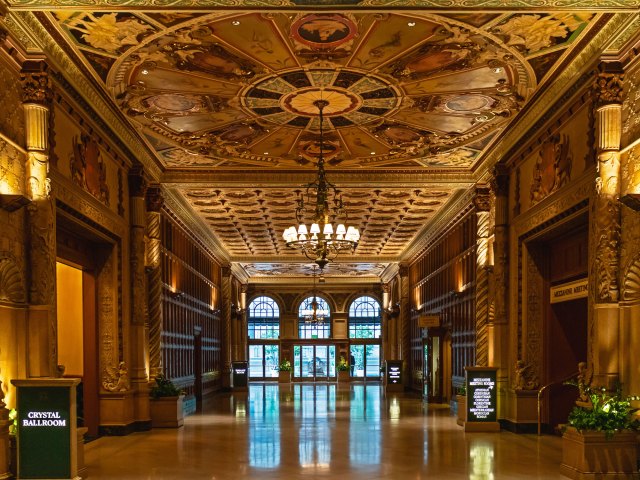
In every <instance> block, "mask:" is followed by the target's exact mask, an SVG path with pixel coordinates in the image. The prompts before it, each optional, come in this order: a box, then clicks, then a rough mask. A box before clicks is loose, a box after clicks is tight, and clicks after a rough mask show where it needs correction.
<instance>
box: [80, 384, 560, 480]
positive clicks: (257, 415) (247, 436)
mask: <svg viewBox="0 0 640 480" xmlns="http://www.w3.org/2000/svg"><path fill="white" fill-rule="evenodd" d="M560 456H561V441H560V439H559V438H557V437H553V436H542V437H537V436H535V435H515V434H512V433H509V432H502V433H466V434H465V433H464V432H463V429H462V428H461V427H459V426H458V425H457V424H456V422H455V419H454V417H452V416H450V413H449V409H448V408H446V407H444V406H433V405H427V404H424V403H422V401H421V400H420V399H419V398H418V397H416V396H411V395H406V394H387V395H385V394H384V392H383V389H382V388H381V387H380V385H379V384H367V385H364V384H351V385H346V386H343V385H339V386H338V385H336V384H294V385H285V386H279V385H278V384H273V383H265V384H252V385H251V387H250V389H249V392H244V393H234V394H220V395H217V396H215V397H214V398H213V399H211V400H210V401H208V402H206V403H205V405H204V407H203V411H202V412H201V413H198V414H196V415H193V416H190V417H188V418H187V419H186V421H185V426H184V427H183V428H180V429H154V430H152V431H150V432H144V433H135V434H132V435H129V436H126V437H103V438H100V439H98V440H96V441H94V442H91V443H89V444H87V445H86V463H87V465H88V469H89V476H90V478H91V479H182V478H185V479H210V480H219V479H233V480H235V479H286V480H290V479H298V478H300V479H302V478H304V479H313V478H331V479H341V480H347V479H348V480H351V479H354V480H359V479H366V480H373V479H389V480H402V479H422V478H432V479H456V478H460V479H462V478H464V479H470V480H491V479H529V478H530V479H534V478H539V479H562V478H565V477H562V476H561V475H560V474H559V473H558V467H559V465H560Z"/></svg>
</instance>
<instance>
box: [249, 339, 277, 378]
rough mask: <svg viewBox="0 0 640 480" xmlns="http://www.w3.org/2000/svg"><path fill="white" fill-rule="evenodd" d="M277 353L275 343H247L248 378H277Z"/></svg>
mask: <svg viewBox="0 0 640 480" xmlns="http://www.w3.org/2000/svg"><path fill="white" fill-rule="evenodd" d="M278 354H279V346H278V345H277V344H250V345H249V378H250V379H251V380H277V379H278V373H279V372H278Z"/></svg>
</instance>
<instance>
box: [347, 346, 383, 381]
mask: <svg viewBox="0 0 640 480" xmlns="http://www.w3.org/2000/svg"><path fill="white" fill-rule="evenodd" d="M349 353H350V359H349V360H350V362H349V365H350V368H351V378H355V379H363V380H365V381H366V380H367V379H369V380H372V379H376V380H378V379H379V378H380V345H377V344H365V345H357V344H355V345H354V344H351V346H350V347H349Z"/></svg>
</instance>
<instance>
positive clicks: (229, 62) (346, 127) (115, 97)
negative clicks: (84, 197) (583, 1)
mask: <svg viewBox="0 0 640 480" xmlns="http://www.w3.org/2000/svg"><path fill="white" fill-rule="evenodd" d="M39 1H45V0H15V2H14V3H16V4H23V5H26V4H29V3H30V2H31V3H33V2H35V3H38V2H39ZM56 1H59V2H62V3H60V5H62V4H63V3H64V5H65V8H64V9H59V10H55V9H53V10H46V9H45V10H43V11H40V12H37V13H36V14H35V17H36V18H37V21H38V22H40V23H42V25H43V26H44V28H45V29H46V31H47V32H50V33H51V35H52V36H54V37H55V40H56V42H64V43H65V44H66V45H65V50H66V52H67V53H71V54H72V55H73V56H74V61H75V62H76V64H77V65H78V66H79V67H80V70H81V71H83V72H84V73H85V74H86V75H88V76H90V77H91V80H92V83H93V86H94V87H95V88H98V89H101V90H102V92H103V93H104V95H103V96H104V97H105V98H108V99H109V101H110V102H111V103H112V105H113V106H115V108H116V109H118V110H119V111H120V112H121V114H122V118H124V119H125V123H126V122H128V124H129V125H130V126H131V127H133V129H134V130H135V131H137V132H138V134H139V137H140V138H141V139H142V140H143V141H144V142H145V143H146V145H147V146H148V147H149V149H150V150H151V152H152V153H153V154H154V156H155V158H156V160H157V163H158V165H156V167H157V168H158V170H159V171H160V170H162V172H163V173H162V176H161V181H163V182H165V184H164V185H165V188H166V189H167V191H168V192H167V193H168V194H169V196H170V197H171V198H172V201H173V200H175V199H177V200H176V201H177V203H176V205H179V206H180V207H186V208H185V210H184V212H186V215H185V216H189V217H191V218H192V219H195V220H194V221H195V222H196V223H197V226H198V228H202V226H206V228H207V229H208V231H209V232H211V233H212V235H213V236H214V237H215V239H216V240H217V242H213V244H216V243H217V244H218V245H219V246H220V247H221V249H222V250H224V253H225V255H224V257H225V258H228V259H229V260H230V261H231V262H233V263H236V264H238V265H240V266H241V267H242V268H243V269H244V270H245V271H246V272H247V274H248V275H249V276H250V277H263V278H268V277H277V276H281V275H283V276H287V275H297V276H304V275H308V274H309V271H308V270H309V268H308V265H307V262H308V261H307V260H306V259H305V258H304V257H303V256H302V255H300V254H296V252H295V251H293V250H291V249H288V248H287V247H286V245H285V243H284V241H283V239H282V232H283V230H284V229H285V228H287V227H289V226H291V225H292V224H293V222H294V218H295V213H294V210H295V200H294V198H295V196H296V194H297V192H298V191H299V190H300V189H301V187H302V185H301V183H303V182H298V180H300V179H301V178H306V177H307V176H308V177H309V179H311V175H312V174H313V172H314V171H315V170H316V165H317V159H318V154H319V137H320V123H319V115H318V111H317V109H316V107H315V106H314V101H316V100H318V99H323V100H326V101H327V102H328V106H327V107H326V108H325V110H324V119H325V121H324V123H323V131H324V158H325V160H326V169H327V172H328V177H329V179H330V180H331V181H335V178H338V179H339V180H340V181H339V182H338V181H336V183H337V186H338V188H339V189H340V191H341V192H342V195H343V198H344V200H345V206H346V207H347V211H348V214H349V218H350V222H349V223H351V224H352V225H354V226H356V227H358V228H359V230H360V233H361V240H360V242H359V244H358V246H357V249H356V251H355V253H354V255H346V256H344V257H341V258H340V259H339V260H340V262H339V263H332V264H330V266H329V268H328V272H327V273H328V275H331V276H333V275H335V276H338V277H350V278H360V279H362V278H365V277H367V278H371V277H373V276H380V275H381V274H382V272H383V271H384V270H385V269H386V268H387V267H388V266H389V264H390V263H392V262H398V261H403V260H407V258H404V256H403V255H405V256H406V255H408V253H407V252H410V251H412V250H411V248H412V246H415V245H416V244H417V243H418V242H419V238H420V236H421V234H422V233H424V231H425V229H426V228H428V225H431V224H433V222H435V221H436V220H437V217H438V215H439V214H441V213H442V212H445V211H450V208H448V207H449V205H450V204H453V202H454V201H455V202H457V201H458V199H460V198H462V192H463V190H465V189H468V188H471V187H473V185H474V182H475V179H476V178H477V177H476V173H477V172H478V171H480V170H481V169H482V167H483V166H485V165H486V164H487V163H484V164H483V160H485V158H487V155H490V154H493V153H495V150H496V148H497V146H499V145H500V143H499V142H500V140H501V139H503V138H504V135H505V134H507V133H508V132H509V127H510V126H512V125H514V124H515V119H518V118H519V117H520V116H521V115H520V114H521V112H523V110H528V109H529V107H530V106H531V105H533V102H531V100H532V98H534V97H536V95H538V94H539V93H546V92H548V90H552V89H553V85H554V77H555V76H556V75H557V74H558V72H560V71H561V69H562V68H564V67H565V66H566V64H567V63H569V62H570V61H572V60H573V59H575V58H577V57H578V56H579V53H580V50H581V49H582V48H584V47H585V45H586V44H587V43H588V40H589V39H590V38H591V37H592V36H594V35H597V33H598V31H599V30H600V29H601V28H603V26H604V25H606V24H607V21H608V19H609V18H610V16H608V14H607V13H604V12H601V13H598V11H597V10H593V11H574V12H566V11H562V12H558V11H554V10H555V7H553V6H550V8H549V10H548V11H546V12H545V11H540V10H541V8H542V6H545V5H551V3H553V2H551V3H549V2H546V3H545V2H536V5H537V6H538V7H540V8H538V7H536V9H537V11H535V12H534V11H526V10H525V9H521V10H519V11H504V10H502V11H498V10H495V11H481V12H474V11H472V10H470V9H467V10H464V11H461V10H459V11H457V12H454V11H447V12H445V11H441V12H437V11H431V12H427V11H422V12H418V11H410V10H404V11H393V10H391V9H387V8H385V9H378V10H377V11H365V10H358V9H357V8H351V9H350V8H348V5H351V4H355V3H357V4H358V5H364V4H365V3H366V4H369V5H375V4H376V2H377V1H378V0H366V1H364V2H363V1H361V2H351V3H348V5H347V3H345V2H339V3H341V5H342V7H341V8H336V9H335V11H331V10H329V9H327V8H324V9H322V11H321V12H317V11H313V10H312V9H311V8H307V9H300V8H298V9H296V8H288V9H284V7H285V6H287V5H294V6H295V5H300V4H308V6H311V3H313V2H311V3H309V2H306V1H305V0H300V2H293V3H291V2H289V1H288V0H283V1H281V2H276V3H278V5H280V6H282V7H283V9H282V10H278V9H277V8H274V9H271V10H269V9H263V10H262V11H257V10H251V9H250V4H249V2H245V4H243V5H244V6H245V7H247V8H243V9H239V10H232V9H218V10H216V11H212V9H209V10H203V11H195V10H194V11H190V10H186V9H185V10H179V9H178V8H176V9H175V11H169V10H167V11H158V10H155V11H154V10H153V9H152V8H146V7H145V8H140V9H136V8H131V10H130V11H127V10H126V9H127V8H130V7H128V6H127V5H134V4H136V2H138V3H140V2H144V1H146V0H131V1H130V2H127V4H126V5H120V6H118V8H116V7H113V8H112V10H113V11H109V8H110V7H103V8H105V10H104V11H102V10H100V9H99V8H96V9H90V8H88V7H86V6H85V3H84V0H77V2H76V0H56ZM101 1H102V0H92V2H94V4H95V5H101V4H104V3H101ZM175 1H176V2H177V3H175V4H176V5H178V3H180V1H181V0H175ZM185 1H186V2H187V3H189V2H191V1H192V0H185ZM194 1H196V3H197V1H199V0H194ZM229 1H230V2H231V4H232V5H231V4H230V6H231V7H232V6H233V5H235V4H238V5H240V4H241V3H242V2H239V0H238V2H236V0H229ZM261 1H262V0H256V3H255V5H256V8H259V4H261ZM380 1H381V0H380ZM465 1H467V0H465ZM469 1H472V0H469ZM469 1H467V3H469ZM482 1H483V2H485V3H486V0H482ZM21 2H22V3H21ZM65 2H66V3H65ZM74 2H76V3H77V5H78V7H77V8H75V9H74V8H73V5H74ZM411 2H412V0H407V1H406V2H405V3H406V4H407V5H408V4H410V3H411ZM106 3H109V2H106ZM267 3H269V2H267ZM386 3H388V2H386ZM423 3H424V2H423ZM459 3H462V2H459ZM498 3H499V4H500V5H502V4H504V2H498ZM521 3H522V2H521ZM166 5H167V6H166V8H169V6H170V4H166ZM171 5H173V4H171ZM274 5H275V4H274ZM387 6H388V5H385V7H387ZM528 102H529V103H530V104H531V105H529V104H528ZM175 179H178V180H175ZM218 179H221V180H219V181H218ZM293 179H295V181H294V180H293ZM361 179H366V181H365V180H363V181H362V182H361V181H360V180H361ZM183 182H184V183H183ZM292 262H293V263H292ZM296 262H297V263H296Z"/></svg>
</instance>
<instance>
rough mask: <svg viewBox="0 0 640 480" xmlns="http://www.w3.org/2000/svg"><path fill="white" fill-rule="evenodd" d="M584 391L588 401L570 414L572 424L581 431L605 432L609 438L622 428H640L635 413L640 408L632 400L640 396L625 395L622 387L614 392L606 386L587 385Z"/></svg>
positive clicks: (639, 398) (638, 398)
mask: <svg viewBox="0 0 640 480" xmlns="http://www.w3.org/2000/svg"><path fill="white" fill-rule="evenodd" d="M567 383H569V384H574V383H570V382H567ZM584 392H585V394H586V395H587V397H588V401H587V402H581V403H580V405H577V406H575V407H574V408H573V410H572V411H571V413H570V414H569V420H568V421H569V425H570V426H572V427H574V428H576V429H577V430H579V431H598V432H604V433H605V434H606V436H607V437H608V438H609V437H611V436H612V435H613V434H614V433H615V432H619V431H622V430H640V420H639V419H638V417H636V416H635V415H634V414H635V413H636V412H637V411H638V410H639V409H637V408H633V407H632V406H631V402H632V401H634V400H640V397H638V396H627V397H623V396H622V390H621V388H620V387H617V388H616V391H615V392H614V393H609V392H608V391H607V389H606V388H591V387H586V388H585V389H584ZM582 403H584V405H583V404H582Z"/></svg>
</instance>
